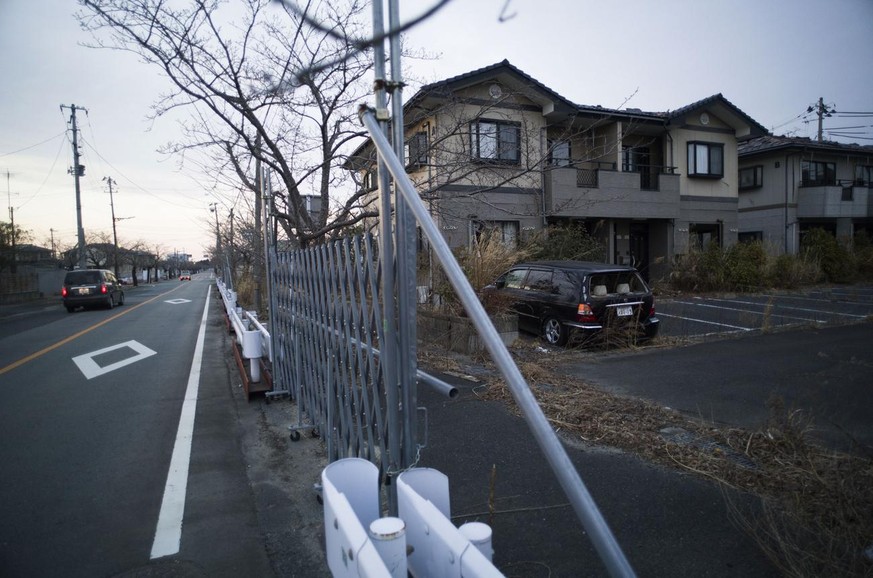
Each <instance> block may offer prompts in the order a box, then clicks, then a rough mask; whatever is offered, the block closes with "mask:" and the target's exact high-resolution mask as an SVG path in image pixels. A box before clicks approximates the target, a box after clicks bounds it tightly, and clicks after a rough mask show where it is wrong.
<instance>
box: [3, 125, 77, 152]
mask: <svg viewBox="0 0 873 578" xmlns="http://www.w3.org/2000/svg"><path fill="white" fill-rule="evenodd" d="M65 134H67V131H66V130H64V132H62V133H60V134H56V135H55V136H53V137H51V138H47V139H46V140H44V141H42V142H38V143H36V144H32V145H30V146H26V147H24V148H21V149H18V150H16V151H10V152H8V153H0V157H7V156H9V155H15V154H18V153H23V152H24V151H29V150H30V149H33V148H36V147H38V146H40V145H44V144H45V143H47V142H51V141H53V140H55V139H56V138H58V137H60V136H64V135H65Z"/></svg>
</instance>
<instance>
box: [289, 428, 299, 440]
mask: <svg viewBox="0 0 873 578" xmlns="http://www.w3.org/2000/svg"><path fill="white" fill-rule="evenodd" d="M290 437H291V441H292V442H297V441H300V432H299V431H297V430H295V431H292V432H291V436H290Z"/></svg>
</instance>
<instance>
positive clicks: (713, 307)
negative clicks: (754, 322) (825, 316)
mask: <svg viewBox="0 0 873 578" xmlns="http://www.w3.org/2000/svg"><path fill="white" fill-rule="evenodd" d="M710 301H724V302H725V303H741V304H742V303H745V304H747V305H760V306H761V307H767V304H766V303H754V302H743V301H731V300H730V299H710ZM673 303H681V304H682V305H691V306H694V307H710V308H712V309H722V310H724V311H739V312H740V313H748V314H751V315H762V316H763V315H764V312H763V311H752V310H750V309H741V308H737V307H719V306H718V305H710V304H708V303H693V302H689V301H673ZM779 308H783V307H781V306H779ZM784 309H797V307H785V308H784ZM806 311H811V310H809V309H807V310H806ZM773 313H774V311H771V312H770V314H771V315H772V314H773ZM659 315H660V314H659ZM779 317H781V318H782V319H796V320H797V321H807V322H809V323H824V321H822V320H820V319H809V318H808V317H793V316H791V315H783V314H781V313H779Z"/></svg>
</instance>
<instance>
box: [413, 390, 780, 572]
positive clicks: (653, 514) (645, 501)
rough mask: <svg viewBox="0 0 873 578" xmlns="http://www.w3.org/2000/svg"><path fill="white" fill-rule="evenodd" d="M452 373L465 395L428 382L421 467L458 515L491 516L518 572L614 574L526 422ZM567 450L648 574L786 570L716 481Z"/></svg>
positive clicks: (503, 558) (507, 562)
mask: <svg viewBox="0 0 873 578" xmlns="http://www.w3.org/2000/svg"><path fill="white" fill-rule="evenodd" d="M444 378H445V379H447V380H451V381H452V383H454V384H456V385H457V387H458V388H459V390H460V395H459V396H458V397H457V398H456V399H454V400H448V399H444V398H440V397H438V396H437V394H435V393H432V392H431V391H430V390H429V389H428V388H426V387H420V388H419V401H420V404H421V405H424V406H426V407H427V412H428V427H429V439H428V440H427V441H428V446H427V448H425V449H423V450H422V452H421V462H420V465H422V466H427V467H433V468H436V469H438V470H440V471H442V472H443V473H444V474H446V475H447V476H448V477H449V484H450V488H451V498H452V516H453V518H454V519H453V522H454V523H455V524H456V525H460V524H462V523H464V522H467V521H473V520H477V521H483V522H487V523H489V524H491V526H492V528H493V531H494V541H493V545H494V563H495V565H496V566H497V567H498V568H499V569H500V570H501V571H502V572H503V573H504V574H505V575H507V576H524V577H540V576H542V577H547V576H548V577H553V578H554V577H557V576H568V577H569V576H573V577H578V576H604V575H606V569H605V567H604V566H603V564H602V562H601V561H600V559H599V557H598V555H597V553H596V552H595V551H594V549H593V547H592V545H591V542H590V540H589V538H588V536H587V535H586V534H585V532H584V531H583V530H582V525H581V522H580V521H579V520H578V518H577V517H576V514H575V512H574V511H573V509H572V507H571V506H570V505H569V503H568V500H567V498H566V496H565V495H564V493H563V490H562V489H561V488H560V486H559V485H558V482H557V480H556V478H555V476H554V475H553V474H552V472H551V469H550V467H549V465H548V464H547V462H546V460H545V458H544V456H543V455H542V452H541V451H540V449H539V447H538V446H537V444H536V442H535V441H534V439H533V438H532V436H531V435H530V433H529V430H528V427H527V424H526V422H525V421H524V420H523V419H522V418H521V417H516V416H514V415H512V414H511V413H510V412H509V411H508V410H507V408H506V407H505V406H504V405H503V404H502V403H500V402H491V401H482V400H479V399H478V398H477V397H476V395H475V394H474V393H473V388H474V387H475V386H476V384H474V383H471V382H469V381H465V380H462V379H456V378H455V379H453V378H451V377H448V376H444ZM564 441H565V447H566V439H565V440H564ZM568 453H569V456H570V458H571V460H572V461H573V463H574V464H575V465H576V468H577V470H578V471H579V473H580V475H581V477H582V479H583V481H584V482H585V484H586V486H587V487H588V490H589V491H590V492H591V494H592V495H593V497H594V500H595V501H596V503H597V505H598V507H599V509H600V511H601V513H602V514H603V516H604V518H605V519H606V521H607V523H608V524H609V526H610V527H611V529H612V531H613V533H614V534H615V536H616V539H617V541H618V543H619V544H620V546H621V548H622V550H623V551H624V553H625V556H627V558H628V560H629V561H630V564H631V566H632V567H633V568H634V570H635V571H636V573H637V575H638V576H653V577H654V576H697V577H701V576H712V577H716V576H743V577H749V578H751V577H758V576H760V577H764V576H774V575H778V574H779V572H778V570H777V569H776V568H775V567H774V566H772V564H771V563H770V562H769V560H768V559H766V558H765V557H764V555H763V554H762V553H761V551H760V550H759V549H758V547H757V546H756V545H755V543H754V542H753V541H752V540H751V538H749V537H748V536H747V535H745V534H744V533H743V532H741V531H740V530H738V529H737V528H735V527H734V526H733V525H731V523H730V522H729V520H728V518H727V508H726V504H725V498H724V496H723V495H722V492H721V490H720V489H719V488H718V487H716V486H715V485H714V484H711V483H707V482H704V481H701V480H700V479H697V478H694V477H692V476H691V475H688V474H684V473H681V472H679V471H676V470H670V469H667V468H663V467H659V466H655V465H651V464H649V463H646V462H644V461H642V460H640V459H638V458H636V457H635V456H632V455H628V454H625V453H622V452H618V451H613V450H609V449H604V448H598V447H594V446H588V445H583V444H581V443H580V444H573V447H568ZM492 471H493V472H494V483H493V498H490V496H491V493H492V488H491V487H490V486H491V480H492ZM489 501H492V502H493V507H494V510H495V514H494V516H493V518H492V517H490V516H489Z"/></svg>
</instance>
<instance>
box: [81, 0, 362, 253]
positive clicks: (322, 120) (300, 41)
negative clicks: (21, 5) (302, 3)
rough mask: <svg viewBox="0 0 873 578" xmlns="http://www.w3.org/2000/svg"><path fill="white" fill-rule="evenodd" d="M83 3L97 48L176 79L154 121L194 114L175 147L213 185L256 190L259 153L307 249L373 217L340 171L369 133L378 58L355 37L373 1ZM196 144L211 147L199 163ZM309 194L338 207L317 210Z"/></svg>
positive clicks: (276, 204)
mask: <svg viewBox="0 0 873 578" xmlns="http://www.w3.org/2000/svg"><path fill="white" fill-rule="evenodd" d="M79 2H80V5H81V6H83V7H84V8H85V10H84V11H83V12H80V13H79V14H78V17H79V20H80V23H81V26H82V27H83V28H84V29H85V30H87V31H89V32H91V33H92V35H93V37H94V39H95V40H94V44H92V46H95V47H105V48H114V49H119V50H124V51H129V52H132V53H135V54H137V55H138V56H139V57H140V58H141V59H143V60H144V61H145V62H147V63H149V64H152V65H154V66H155V67H157V68H159V69H160V70H161V72H162V73H163V75H164V76H166V77H167V78H168V79H169V81H170V82H171V84H172V87H173V89H172V91H171V92H169V93H167V94H164V95H162V96H161V97H160V99H159V100H158V102H156V103H155V105H154V113H153V115H154V117H160V116H161V115H164V114H165V113H167V112H168V111H170V110H174V109H183V108H184V109H186V110H188V111H189V113H190V114H189V115H188V116H187V120H186V121H184V122H183V123H182V138H181V139H180V140H179V142H176V143H173V144H171V145H169V146H168V147H167V148H166V149H165V151H166V152H174V153H180V154H182V155H183V158H184V159H186V160H188V161H191V160H194V162H199V163H201V166H202V168H203V169H204V170H205V171H208V173H209V174H210V175H213V178H214V182H213V185H214V186H216V187H220V186H222V185H225V184H227V183H229V182H230V181H232V180H235V181H236V183H237V184H238V183H239V182H242V183H243V185H244V186H245V187H247V188H248V189H249V190H251V191H254V190H255V189H256V185H257V179H256V177H255V174H254V160H255V159H259V160H260V161H261V162H262V163H263V165H264V166H265V167H267V168H269V170H270V172H271V174H272V175H273V177H274V178H275V180H276V181H278V183H279V185H278V186H277V187H276V188H275V190H274V191H273V197H272V198H271V199H269V202H270V203H271V207H270V211H271V214H272V215H274V216H275V218H276V219H277V223H278V224H279V226H280V227H281V228H282V230H283V231H284V232H285V234H286V235H287V236H288V238H289V239H294V240H296V241H297V242H298V243H299V244H301V245H306V244H308V243H309V242H311V241H313V240H317V239H320V238H323V237H324V236H325V235H328V234H330V233H331V232H332V231H334V230H336V229H338V228H341V227H345V226H349V225H352V224H354V223H355V222H357V221H359V220H361V219H363V218H365V217H368V216H372V215H374V214H375V212H374V211H368V210H367V208H366V207H365V206H363V205H362V200H365V199H366V196H365V195H364V194H363V193H362V192H361V191H360V190H356V189H355V188H354V187H353V186H347V185H348V183H347V182H346V181H347V179H348V177H349V175H348V173H347V172H346V171H342V170H334V169H336V168H337V167H338V166H339V165H340V164H341V163H342V162H343V160H344V151H345V150H346V149H347V148H348V146H349V143H350V141H352V140H353V139H356V138H358V137H359V136H360V135H361V132H360V128H359V124H358V123H357V122H355V113H356V106H357V104H359V103H360V101H361V100H362V98H363V97H364V96H365V94H366V91H367V90H368V86H367V83H366V82H365V77H366V76H367V74H368V73H369V69H370V60H369V56H368V53H367V52H366V51H361V50H360V47H358V46H355V45H354V43H353V42H352V41H351V40H350V39H352V38H356V37H360V36H362V34H361V32H362V29H363V27H362V25H361V22H362V21H363V16H364V15H365V14H366V10H365V7H366V6H367V4H366V3H364V2H362V1H360V0H346V1H345V2H326V1H318V0H312V1H309V2H307V3H306V7H305V9H303V10H302V11H298V10H289V9H283V8H278V7H276V6H272V7H270V6H268V5H269V4H270V2H269V0H240V1H237V2H233V3H227V2H222V1H220V0H187V1H185V2H173V3H170V2H162V1H160V0H79ZM310 20H312V21H317V22H319V23H320V26H319V27H314V26H312V25H311V24H310ZM322 28H327V29H330V30H332V31H334V32H335V33H334V34H326V33H325V32H324V31H323V29H322ZM325 63H332V64H330V65H329V66H324V64H325ZM192 151H203V152H205V153H206V154H205V155H200V158H199V159H192V157H191V156H190V155H187V154H186V153H189V152H192ZM195 156H197V155H195ZM216 168H217V169H218V170H216ZM338 193H342V198H341V197H340V195H339V194H338ZM306 195H314V196H317V197H318V198H319V199H320V201H321V206H322V207H331V210H329V211H328V210H323V211H320V212H319V213H317V214H312V213H310V212H309V211H307V210H306V202H305V196H306ZM256 206H257V204H256V203H255V207H256ZM328 215H330V217H331V218H330V219H328Z"/></svg>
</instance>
